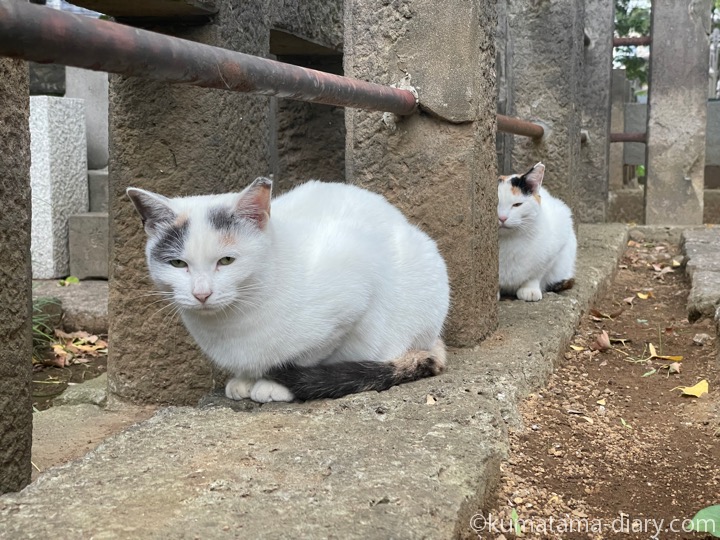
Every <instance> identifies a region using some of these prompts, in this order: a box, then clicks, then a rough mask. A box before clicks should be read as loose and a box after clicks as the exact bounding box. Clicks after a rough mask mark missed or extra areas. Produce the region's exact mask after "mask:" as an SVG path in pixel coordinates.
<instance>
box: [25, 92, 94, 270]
mask: <svg viewBox="0 0 720 540" xmlns="http://www.w3.org/2000/svg"><path fill="white" fill-rule="evenodd" d="M30 135H31V137H30V138H31V146H32V167H31V168H30V176H31V182H32V194H33V208H32V272H33V277H34V278H35V279H52V278H59V277H65V276H67V275H68V273H69V272H70V251H69V249H68V218H69V217H70V216H71V215H72V214H77V213H80V212H87V209H88V182H87V150H86V148H87V143H86V140H87V139H86V137H85V112H84V104H83V101H82V100H81V99H71V98H62V97H53V96H33V97H32V98H30Z"/></svg>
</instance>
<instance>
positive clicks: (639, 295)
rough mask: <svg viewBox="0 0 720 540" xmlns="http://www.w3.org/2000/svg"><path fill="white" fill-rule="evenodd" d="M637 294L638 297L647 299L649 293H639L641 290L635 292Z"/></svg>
mask: <svg viewBox="0 0 720 540" xmlns="http://www.w3.org/2000/svg"><path fill="white" fill-rule="evenodd" d="M637 295H638V298H640V299H641V300H647V299H648V298H650V295H649V294H645V293H641V292H639V293H637Z"/></svg>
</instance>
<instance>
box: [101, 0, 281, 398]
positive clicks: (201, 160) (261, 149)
mask: <svg viewBox="0 0 720 540" xmlns="http://www.w3.org/2000/svg"><path fill="white" fill-rule="evenodd" d="M217 6H218V8H219V12H218V14H217V15H216V16H214V17H213V21H212V23H210V24H207V25H204V26H180V25H178V26H177V27H165V28H163V31H166V32H168V33H172V34H174V35H177V36H178V37H181V38H185V39H190V40H192V41H199V42H203V43H207V44H210V45H216V46H219V47H224V48H227V49H232V50H236V51H242V52H245V53H249V54H255V55H259V56H267V54H268V48H269V42H270V39H269V35H270V23H269V19H270V18H269V14H268V9H269V7H268V6H267V5H266V2H262V1H259V0H258V1H250V2H240V3H238V2H232V1H230V0H223V1H219V2H217ZM268 106H269V100H268V98H266V97H262V96H252V95H246V94H240V93H236V92H223V91H220V90H205V89H200V88H195V87H190V86H181V85H169V84H163V83H158V82H152V81H145V80H140V79H129V78H122V77H118V76H112V77H111V81H110V201H109V213H110V217H111V224H110V239H111V240H110V243H111V246H110V293H109V316H110V344H111V345H110V358H109V362H108V385H109V388H110V391H111V395H112V396H113V397H115V398H120V399H124V400H130V401H134V402H157V403H175V404H195V403H197V399H198V398H199V397H200V396H202V395H203V394H204V393H205V392H207V391H208V390H209V389H210V388H211V385H212V371H211V369H210V366H209V364H208V362H206V361H205V359H204V358H203V356H202V354H201V353H200V352H199V350H198V349H197V347H196V346H195V345H194V343H193V342H192V340H191V338H190V337H189V336H188V335H187V333H186V331H185V329H184V327H183V326H182V324H181V322H180V321H179V320H178V318H177V317H173V316H172V313H171V312H170V309H169V308H164V305H165V304H163V303H162V302H160V303H156V300H157V297H156V296H149V295H148V293H150V291H152V290H153V285H152V284H151V282H150V279H149V277H148V271H147V268H146V266H145V257H144V252H143V249H144V245H145V232H144V231H143V229H142V226H141V224H140V219H139V218H138V216H137V214H136V213H135V210H134V209H133V206H132V203H131V202H130V201H129V200H128V199H127V197H126V196H125V188H126V187H128V186H130V185H132V186H137V187H141V188H146V189H150V190H153V191H157V192H160V193H163V194H165V195H168V196H179V195H190V194H204V193H211V192H216V193H219V192H227V191H233V190H240V189H241V188H243V187H244V186H245V185H247V184H248V183H249V182H250V181H251V180H253V179H254V178H256V177H257V176H260V175H265V174H268V173H269V171H270V166H269V150H268Z"/></svg>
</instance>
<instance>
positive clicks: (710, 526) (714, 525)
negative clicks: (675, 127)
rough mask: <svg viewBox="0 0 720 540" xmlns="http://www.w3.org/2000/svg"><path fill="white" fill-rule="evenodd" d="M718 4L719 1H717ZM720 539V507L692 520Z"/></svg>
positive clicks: (697, 528) (698, 528)
mask: <svg viewBox="0 0 720 540" xmlns="http://www.w3.org/2000/svg"><path fill="white" fill-rule="evenodd" d="M715 1H716V3H717V0H715ZM691 530H693V531H697V532H706V533H710V536H714V537H715V538H720V505H715V506H708V507H707V508H703V509H702V510H700V511H699V512H698V513H697V514H695V517H693V518H692V529H691Z"/></svg>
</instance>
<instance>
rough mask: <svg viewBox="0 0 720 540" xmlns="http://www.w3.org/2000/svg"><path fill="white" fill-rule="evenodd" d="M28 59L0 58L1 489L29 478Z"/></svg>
mask: <svg viewBox="0 0 720 540" xmlns="http://www.w3.org/2000/svg"><path fill="white" fill-rule="evenodd" d="M29 92H30V91H29V83H28V67H27V63H26V62H21V61H19V60H10V59H7V58H0V103H2V104H3V105H2V108H0V156H2V159H0V193H2V194H3V209H2V212H0V253H2V254H3V255H2V258H3V260H2V264H0V280H2V287H0V342H1V343H2V347H0V411H2V414H1V415H0V493H6V492H8V491H19V490H20V489H22V488H23V487H25V486H26V485H27V484H28V483H29V482H30V473H31V464H30V450H31V448H32V392H31V386H30V384H31V382H30V381H31V376H32V334H31V328H32V324H31V316H30V314H31V313H32V306H31V294H30V291H31V288H32V280H31V278H30V130H29V128H28V126H29V116H30V100H29V98H28V97H29Z"/></svg>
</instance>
